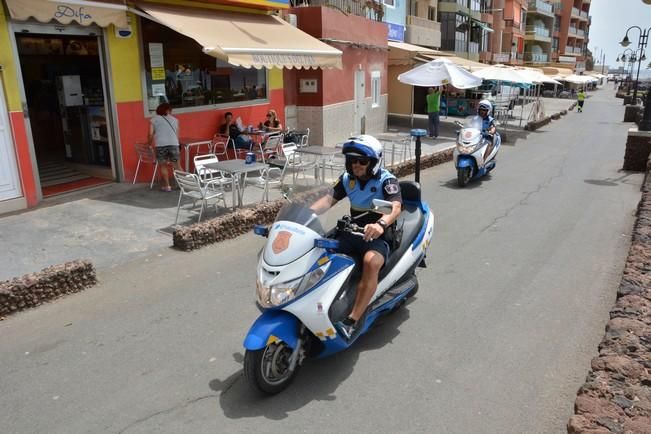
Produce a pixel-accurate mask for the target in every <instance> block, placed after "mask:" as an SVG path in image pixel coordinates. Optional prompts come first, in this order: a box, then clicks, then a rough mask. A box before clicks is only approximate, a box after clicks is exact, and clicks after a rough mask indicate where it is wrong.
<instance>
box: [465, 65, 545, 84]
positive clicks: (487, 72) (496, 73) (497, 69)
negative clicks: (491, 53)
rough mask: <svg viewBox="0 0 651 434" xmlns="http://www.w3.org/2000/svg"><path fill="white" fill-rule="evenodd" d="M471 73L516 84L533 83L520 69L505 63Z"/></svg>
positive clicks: (486, 78) (487, 78)
mask: <svg viewBox="0 0 651 434" xmlns="http://www.w3.org/2000/svg"><path fill="white" fill-rule="evenodd" d="M473 74H475V75H477V76H479V77H481V78H483V79H484V80H495V81H505V82H509V83H516V84H533V80H532V79H531V78H530V77H528V76H526V75H525V74H523V73H522V71H521V70H518V69H515V68H513V67H511V66H506V65H491V66H489V67H487V68H483V69H478V70H477V71H475V72H473Z"/></svg>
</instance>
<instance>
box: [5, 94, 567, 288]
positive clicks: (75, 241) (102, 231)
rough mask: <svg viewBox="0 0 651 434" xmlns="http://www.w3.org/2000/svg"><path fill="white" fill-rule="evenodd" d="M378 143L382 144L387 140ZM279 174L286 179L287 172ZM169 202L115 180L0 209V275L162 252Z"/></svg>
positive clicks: (562, 103) (429, 148) (396, 127)
mask: <svg viewBox="0 0 651 434" xmlns="http://www.w3.org/2000/svg"><path fill="white" fill-rule="evenodd" d="M544 100H545V111H546V112H547V113H554V112H558V111H560V110H562V109H566V108H567V107H568V106H569V105H570V104H571V103H572V102H573V101H570V100H566V99H565V100H563V99H554V98H544ZM518 109H519V107H517V108H516V114H517V113H518V112H519V110H518ZM526 113H527V108H526V107H525V114H526ZM455 120H463V119H462V118H457V117H447V118H443V119H442V120H441V129H440V136H439V137H438V139H430V138H427V137H424V138H423V139H422V155H423V156H425V155H429V154H433V153H437V152H441V151H444V150H446V149H449V148H451V147H453V146H454V142H455V133H454V132H455V130H456V129H457V127H456V125H454V121H455ZM515 122H517V121H513V123H515ZM409 123H410V122H409V119H408V118H407V119H401V120H399V122H397V123H390V124H389V131H388V132H387V133H385V134H383V135H384V136H392V135H394V136H395V137H396V139H398V138H400V137H401V135H402V137H404V135H405V134H409V131H410V129H411V127H410V125H409ZM426 123H427V119H426V117H424V116H423V117H420V116H415V118H414V128H427V126H426ZM509 131H511V130H509ZM513 131H521V130H520V129H516V128H514V129H513ZM523 135H524V134H523ZM518 136H520V134H518ZM512 143H513V142H512V141H510V144H512ZM385 147H386V149H387V150H388V148H389V146H388V145H386V144H385ZM413 157H414V155H413V152H412V155H411V158H413ZM408 158H409V157H408ZM385 159H386V161H387V164H389V163H390V162H391V159H390V152H388V151H387V152H385ZM394 161H395V162H397V160H394ZM285 179H286V180H288V179H291V175H288V176H287V177H286V178H285ZM269 196H270V197H269V199H270V200H275V199H278V198H280V197H281V194H280V192H279V190H278V189H277V188H274V189H271V190H270V195H269ZM261 197H262V190H261V189H258V188H253V187H249V188H247V189H246V190H245V192H244V203H245V204H255V203H257V202H260V200H261ZM177 201H178V190H175V191H173V192H172V193H163V192H161V191H158V190H157V189H156V188H155V189H153V190H150V189H149V188H148V184H138V185H131V184H127V183H121V184H110V185H106V186H100V187H97V188H94V189H90V190H84V191H80V192H76V193H70V194H66V195H61V196H56V197H53V198H50V199H46V200H45V201H43V203H42V204H41V205H40V206H39V207H38V208H36V209H32V210H28V211H23V212H20V213H15V214H9V215H5V216H0V243H1V245H2V246H3V247H4V248H3V249H2V251H1V252H0V261H1V263H2V264H3V266H2V267H1V268H0V281H2V280H7V279H11V278H13V277H19V276H22V275H23V274H27V273H32V272H35V271H40V270H41V269H42V268H45V267H47V266H50V265H55V264H61V263H63V262H67V261H71V260H76V259H88V260H90V261H91V262H92V263H93V264H94V265H95V267H96V268H97V269H100V270H106V269H110V268H113V267H115V266H118V265H121V264H124V263H127V262H129V261H132V260H134V259H136V258H142V257H146V256H149V255H152V254H156V253H158V254H159V255H162V254H163V253H164V252H165V249H166V248H171V245H172V233H173V230H174V229H173V227H172V226H173V224H174V219H175V216H176V204H177ZM226 201H227V204H228V205H229V206H230V205H231V194H230V192H226ZM184 203H188V201H187V200H186V201H185V202H184ZM220 210H221V212H222V213H225V212H228V210H223V209H220ZM216 215H217V213H216V211H215V207H212V206H211V207H210V208H208V210H207V211H206V212H204V218H205V219H209V218H213V217H215V216H216ZM196 219H197V214H196V213H194V212H193V213H190V212H188V211H185V210H184V209H181V213H180V216H179V224H180V225H189V224H192V223H194V222H196Z"/></svg>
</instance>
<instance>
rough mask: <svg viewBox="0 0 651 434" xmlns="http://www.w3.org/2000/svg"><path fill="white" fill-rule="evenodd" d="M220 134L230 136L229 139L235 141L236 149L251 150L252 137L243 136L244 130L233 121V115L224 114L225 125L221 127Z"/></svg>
mask: <svg viewBox="0 0 651 434" xmlns="http://www.w3.org/2000/svg"><path fill="white" fill-rule="evenodd" d="M219 133H220V134H225V135H226V134H228V137H230V138H231V140H232V141H233V145H234V146H235V149H246V150H250V149H251V137H250V136H248V135H247V134H242V130H241V129H240V127H239V126H238V125H237V122H236V121H234V120H233V113H231V112H226V113H224V123H222V124H221V126H220V127H219Z"/></svg>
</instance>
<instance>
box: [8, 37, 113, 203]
mask: <svg viewBox="0 0 651 434" xmlns="http://www.w3.org/2000/svg"><path fill="white" fill-rule="evenodd" d="M99 42H100V41H99V38H98V37H97V36H86V35H68V34H34V33H32V32H29V33H16V46H17V48H18V53H19V58H20V68H21V73H22V79H23V85H24V89H25V97H26V102H27V109H28V116H29V120H30V122H29V123H30V127H31V131H32V138H33V143H34V152H35V155H36V162H37V165H38V173H39V178H40V184H41V189H42V192H43V196H44V197H47V196H51V195H55V194H59V193H64V192H68V191H72V190H76V189H80V188H85V187H89V186H92V185H97V184H101V183H106V182H110V181H112V180H113V179H114V175H113V170H112V158H111V146H110V137H111V134H110V130H109V128H110V122H109V121H108V116H107V113H106V108H107V104H106V98H105V91H104V89H105V86H104V82H103V78H102V64H101V57H100V44H99Z"/></svg>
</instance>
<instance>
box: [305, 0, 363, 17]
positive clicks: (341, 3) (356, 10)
mask: <svg viewBox="0 0 651 434" xmlns="http://www.w3.org/2000/svg"><path fill="white" fill-rule="evenodd" d="M309 6H325V7H331V8H334V9H339V10H340V11H343V12H345V13H347V14H349V15H356V16H358V17H366V18H368V16H369V14H367V9H366V7H365V5H364V3H362V2H356V1H353V0H310V2H309Z"/></svg>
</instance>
